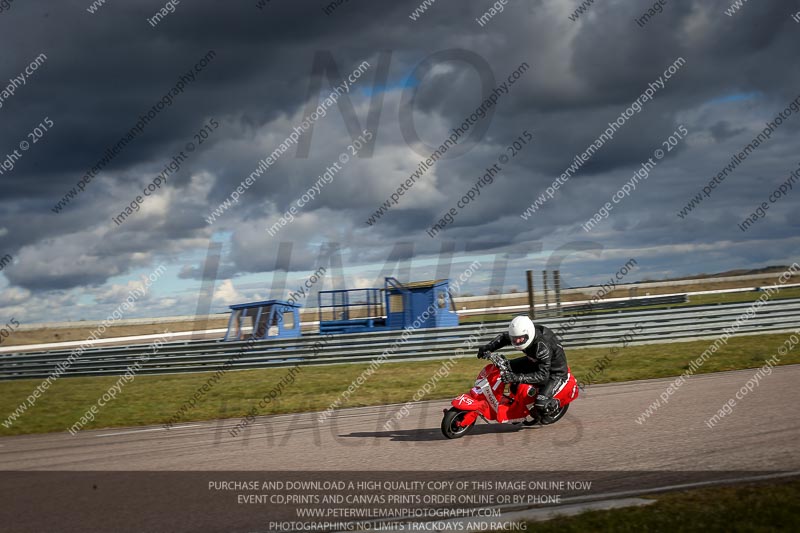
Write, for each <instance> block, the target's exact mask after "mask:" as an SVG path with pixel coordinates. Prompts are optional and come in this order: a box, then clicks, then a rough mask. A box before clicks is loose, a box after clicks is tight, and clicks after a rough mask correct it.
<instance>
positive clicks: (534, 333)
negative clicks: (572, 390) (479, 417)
mask: <svg viewBox="0 0 800 533" xmlns="http://www.w3.org/2000/svg"><path fill="white" fill-rule="evenodd" d="M505 346H514V347H515V348H516V349H518V350H521V351H522V353H524V354H525V356H524V357H519V358H517V359H512V360H511V361H509V362H510V366H511V370H510V371H504V372H502V373H501V375H500V379H501V380H502V381H503V383H510V384H512V385H513V384H519V383H526V384H528V385H535V386H536V387H537V389H538V390H539V394H538V395H537V396H536V401H535V406H536V410H537V411H538V412H539V413H540V414H543V415H545V416H550V415H552V414H554V413H555V412H556V411H557V410H558V406H559V403H558V400H556V399H554V398H553V394H554V392H556V391H558V389H559V388H560V387H561V385H562V384H563V383H564V382H566V380H567V373H568V370H567V357H566V355H565V354H564V349H563V348H562V347H561V342H560V341H559V340H558V337H557V336H556V334H555V333H553V331H552V330H551V329H550V328H547V327H545V326H535V325H534V324H533V321H531V319H530V318H528V317H527V316H517V317H514V319H513V320H512V321H511V324H509V326H508V331H507V332H504V333H501V334H500V335H498V336H497V337H495V338H494V339H492V340H491V341H489V342H488V343H486V344H484V345H483V346H482V347H480V348H478V359H482V358H484V357H485V356H486V354H487V353H488V352H494V351H496V350H499V349H500V348H503V347H505Z"/></svg>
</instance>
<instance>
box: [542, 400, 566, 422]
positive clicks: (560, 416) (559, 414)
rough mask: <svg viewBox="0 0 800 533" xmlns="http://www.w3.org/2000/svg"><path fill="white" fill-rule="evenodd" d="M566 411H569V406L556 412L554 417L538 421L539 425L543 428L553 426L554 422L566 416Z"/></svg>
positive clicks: (544, 417)
mask: <svg viewBox="0 0 800 533" xmlns="http://www.w3.org/2000/svg"><path fill="white" fill-rule="evenodd" d="M567 409H569V404H567V405H565V406H564V407H562V408H561V409H559V410H558V411H556V414H554V415H551V416H543V417H542V418H541V420H540V423H541V424H542V425H543V426H546V425H547V424H555V423H556V422H558V421H559V420H561V419H562V418H563V417H564V415H565V414H567Z"/></svg>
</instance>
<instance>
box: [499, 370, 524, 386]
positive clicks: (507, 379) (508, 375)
mask: <svg viewBox="0 0 800 533" xmlns="http://www.w3.org/2000/svg"><path fill="white" fill-rule="evenodd" d="M500 381H502V382H503V383H522V379H521V377H520V376H519V374H515V373H514V372H511V371H509V370H505V371H503V372H500Z"/></svg>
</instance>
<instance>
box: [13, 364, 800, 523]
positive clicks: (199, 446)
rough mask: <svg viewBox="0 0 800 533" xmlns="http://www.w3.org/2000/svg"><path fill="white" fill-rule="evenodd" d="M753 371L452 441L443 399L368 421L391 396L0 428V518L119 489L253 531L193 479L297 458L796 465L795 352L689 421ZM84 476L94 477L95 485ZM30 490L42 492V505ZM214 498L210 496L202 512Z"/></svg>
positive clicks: (622, 473) (588, 404)
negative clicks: (130, 421) (140, 423)
mask: <svg viewBox="0 0 800 533" xmlns="http://www.w3.org/2000/svg"><path fill="white" fill-rule="evenodd" d="M754 373H755V369H750V370H743V371H733V372H724V373H717V374H707V375H698V376H694V377H691V378H690V379H689V380H688V381H687V382H686V383H685V384H684V385H683V386H682V387H680V389H679V390H678V391H677V392H675V393H674V394H673V395H672V396H671V397H670V399H669V402H668V403H667V404H666V405H662V407H661V408H660V409H658V410H657V411H656V412H655V413H654V414H653V415H652V416H651V417H650V418H649V419H648V420H646V421H645V422H644V423H642V424H639V423H637V421H636V420H637V417H639V416H640V415H641V413H642V411H643V410H644V409H645V408H646V407H647V406H648V405H650V403H651V402H653V401H655V400H656V398H658V397H659V395H660V394H661V393H662V392H664V391H665V390H666V388H667V386H668V385H669V384H670V383H672V381H673V379H657V380H645V381H637V382H628V383H618V384H607V385H598V386H591V387H588V388H587V389H586V391H585V392H584V393H582V397H581V398H580V399H578V400H577V401H575V402H573V404H572V405H571V408H570V411H569V412H568V413H567V415H566V416H565V417H564V419H562V420H561V421H560V422H558V423H556V424H554V425H551V426H546V427H535V428H523V427H518V426H505V425H504V426H499V425H487V424H485V423H483V422H479V425H478V426H476V427H475V428H474V429H473V431H472V433H470V434H468V435H467V436H465V437H464V438H462V439H460V440H452V441H450V440H446V439H445V438H444V437H443V436H442V435H441V432H440V429H439V424H440V421H441V417H442V409H443V408H445V407H447V406H448V403H449V402H447V401H445V400H437V401H430V402H423V403H420V404H418V405H416V406H415V407H414V408H413V409H412V410H411V412H410V414H409V416H408V417H406V418H405V419H403V420H402V421H401V423H400V424H399V425H398V426H397V428H396V429H393V430H388V431H387V430H386V429H384V424H385V422H386V421H387V420H388V419H389V418H391V417H392V416H394V414H395V413H396V412H397V410H398V409H399V408H400V406H397V405H395V406H380V407H367V408H354V409H344V410H341V411H338V412H337V414H336V415H335V416H333V417H331V418H330V419H328V420H326V421H325V422H322V423H319V422H318V421H317V417H318V416H319V415H318V414H317V413H305V414H297V415H281V416H271V417H261V418H258V419H256V421H255V422H254V423H253V424H252V426H251V427H250V429H249V432H248V431H245V432H243V433H241V434H239V435H238V436H235V437H234V436H232V435H231V434H230V432H229V431H230V430H231V429H232V428H233V427H234V426H235V424H236V423H238V422H239V420H221V421H209V422H188V423H185V424H182V425H180V426H177V427H175V428H173V429H170V430H165V429H163V428H161V427H146V428H144V427H143V428H125V429H107V430H97V431H84V432H81V433H79V434H78V435H77V436H75V437H73V436H70V435H69V434H68V433H66V432H65V433H58V434H46V435H27V436H16V437H6V438H3V439H0V470H5V471H14V472H5V473H4V474H3V475H2V476H0V477H2V479H3V480H4V481H3V482H2V483H0V495H1V496H2V497H3V498H4V499H5V500H6V501H9V499H10V500H11V501H14V502H15V503H14V505H8V506H4V508H5V511H0V520H4V521H5V520H10V521H12V522H15V523H17V524H18V525H19V527H17V528H15V529H14V530H19V531H27V530H30V531H33V530H36V528H37V527H41V526H42V525H43V523H42V522H41V520H43V517H62V518H61V519H62V520H65V521H66V520H78V519H80V520H83V521H84V523H83V524H82V527H86V526H87V524H89V525H91V524H94V526H96V527H99V528H102V527H105V525H107V522H104V520H108V517H101V516H100V514H103V513H100V514H98V515H94V514H85V513H83V511H81V512H80V513H78V514H79V515H80V516H79V517H78V516H76V514H75V513H77V512H78V511H76V509H78V508H81V507H80V506H81V505H84V506H86V508H88V509H95V511H96V510H97V509H98V508H102V509H105V510H111V509H116V507H115V505H116V504H113V505H112V502H117V501H122V502H126V503H125V507H124V509H129V506H130V510H123V509H122V508H120V509H117V510H116V511H114V513H115V516H116V517H117V519H119V517H120V516H127V517H128V518H127V520H128V521H127V522H126V523H127V524H130V530H131V531H133V530H138V529H140V528H143V527H150V528H155V529H153V530H158V527H157V526H158V524H161V525H162V526H163V527H164V529H163V530H185V531H195V530H199V529H204V530H206V531H214V530H220V531H223V530H242V531H266V530H269V529H268V528H267V529H265V527H264V526H263V522H264V516H263V514H262V515H259V514H258V513H254V512H250V510H251V508H247V509H248V512H242V508H241V506H239V507H236V506H235V505H234V504H233V503H232V501H233V500H230V499H227V500H224V501H220V499H219V495H218V494H215V493H214V491H211V492H209V490H208V481H209V480H215V479H233V478H237V479H238V478H241V479H265V478H270V479H275V478H276V476H277V477H280V476H279V475H278V474H279V473H278V472H277V471H284V472H285V473H287V474H289V473H291V475H293V476H301V477H302V476H303V473H306V474H305V479H322V478H326V475H327V474H330V476H332V478H335V477H336V476H339V477H341V476H344V477H349V478H350V479H356V478H358V477H359V475H360V474H358V473H363V474H364V475H365V476H369V475H380V474H379V473H380V472H386V471H392V472H393V474H391V476H392V477H393V478H395V479H404V478H403V474H404V473H407V474H406V475H405V478H406V479H426V476H427V478H430V479H469V476H470V473H477V472H495V473H497V474H498V476H510V477H517V478H523V479H524V478H529V479H530V478H537V479H539V478H541V479H544V478H547V477H548V472H549V473H550V474H551V476H550V477H553V478H555V477H557V476H558V475H561V476H562V477H563V476H565V475H569V476H571V478H575V479H578V478H585V479H593V480H595V485H594V487H593V489H592V491H590V492H591V493H588V492H586V493H584V494H582V495H579V494H573V495H572V496H576V497H577V496H580V497H582V498H595V499H601V498H610V497H614V496H625V497H627V496H634V495H636V494H640V493H646V492H647V491H648V490H656V491H657V490H660V489H663V488H669V487H671V486H674V485H681V484H697V483H705V482H709V481H712V482H713V481H717V480H721V479H743V478H747V477H751V476H757V475H770V474H771V473H788V472H795V471H800V445H799V444H798V442H800V417H798V416H797V405H798V403H800V387H798V383H799V382H800V365H792V366H784V367H777V368H775V369H774V371H773V373H772V375H770V376H766V377H765V378H764V379H763V380H762V381H761V383H760V385H759V386H758V387H757V388H755V389H754V390H753V391H752V392H749V393H748V394H747V395H746V396H744V397H743V398H742V399H741V400H737V405H736V406H735V408H734V409H733V411H732V413H731V414H729V415H727V416H725V417H724V418H722V420H721V421H720V422H718V423H717V425H716V426H715V427H713V428H709V427H707V426H706V424H705V421H706V420H707V419H708V418H709V417H711V416H712V415H713V414H714V413H715V412H716V411H717V410H718V409H720V408H721V407H722V405H723V404H724V403H725V402H727V401H728V400H729V399H730V398H732V397H734V395H735V394H736V392H737V391H739V390H740V388H741V387H742V386H743V385H744V384H745V382H747V380H748V379H750V377H751V376H752V375H753V374H754ZM30 471H39V472H40V473H33V472H30ZM176 471H178V472H180V474H176ZM409 471H414V472H409ZM347 472H351V474H347ZM567 473H568V474H567ZM217 474H219V475H217ZM248 476H250V477H248ZM98 480H99V481H98ZM123 480H124V481H123ZM98 485H100V486H101V487H105V488H107V490H106V492H105V493H102V492H98V488H97V487H98ZM164 491H166V492H168V493H169V496H166V495H165V493H164ZM103 495H104V496H103ZM98 498H100V499H101V500H98ZM102 498H105V499H102ZM117 498H118V499H119V500H117ZM93 500H94V501H93ZM42 501H47V502H48V505H49V506H50V507H47V506H46V507H45V508H44V509H47V510H46V511H42V509H43V508H42ZM563 501H570V495H568V494H567V495H565V496H564V500H563ZM137 502H138V503H137ZM137 505H138V506H139V507H136V506H137ZM215 505H217V506H221V507H219V508H218V509H217V512H214V513H209V512H208V511H209V509H213V508H215V507H214V506H215ZM226 505H234V507H236V509H238V511H236V512H234V511H233V510H231V509H230V508H225V506H226ZM103 506H105V507H103ZM134 508H136V509H138V510H136V511H134V510H133V509H134ZM81 509H83V508H81ZM146 510H149V511H148V512H149V514H148V512H146ZM202 511H206V512H202ZM159 513H166V514H170V513H171V516H173V517H181V518H180V520H179V521H177V522H173V523H169V522H164V521H163V519H161V521H153V522H147V520H146V519H144V518H143V516H147V517H155V516H156V515H158V514H159ZM7 514H8V516H3V515H7ZM232 517H235V519H234V518H232ZM134 518H135V519H134ZM93 519H95V520H97V521H98V522H96V523H92V522H91V520H93ZM142 520H144V521H142ZM153 520H155V518H153ZM176 520H177V518H176ZM259 520H260V521H259ZM5 523H9V522H5ZM45 523H47V522H45ZM61 523H62V524H64V523H65V522H61ZM116 526H118V530H125V528H124V527H122V526H121V525H120V524H116ZM75 530H76V531H77V530H80V529H79V528H77V527H76V529H75Z"/></svg>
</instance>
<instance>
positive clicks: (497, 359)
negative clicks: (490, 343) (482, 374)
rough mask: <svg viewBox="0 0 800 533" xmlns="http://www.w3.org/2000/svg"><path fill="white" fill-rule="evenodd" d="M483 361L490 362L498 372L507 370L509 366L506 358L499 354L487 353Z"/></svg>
mask: <svg viewBox="0 0 800 533" xmlns="http://www.w3.org/2000/svg"><path fill="white" fill-rule="evenodd" d="M485 359H488V360H489V361H491V362H492V363H493V364H494V366H496V367H497V368H499V369H500V370H509V369H510V364H509V362H508V359H506V356H505V355H503V354H501V353H494V352H487V354H486V357H485Z"/></svg>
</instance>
